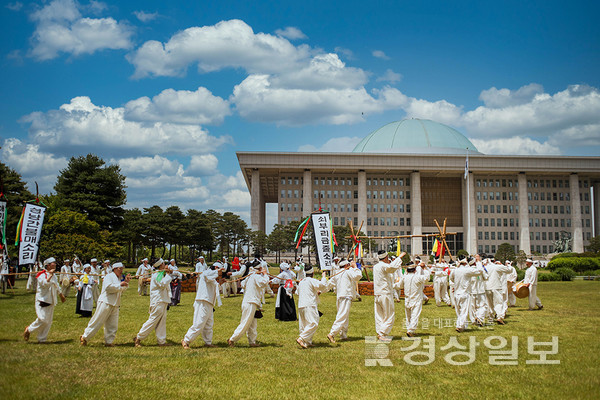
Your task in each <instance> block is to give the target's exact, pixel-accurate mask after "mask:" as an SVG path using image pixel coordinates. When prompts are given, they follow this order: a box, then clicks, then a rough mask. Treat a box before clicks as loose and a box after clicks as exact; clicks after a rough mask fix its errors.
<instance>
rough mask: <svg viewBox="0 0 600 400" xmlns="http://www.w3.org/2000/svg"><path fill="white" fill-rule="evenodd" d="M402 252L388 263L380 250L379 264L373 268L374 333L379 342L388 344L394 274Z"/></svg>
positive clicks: (388, 260)
mask: <svg viewBox="0 0 600 400" xmlns="http://www.w3.org/2000/svg"><path fill="white" fill-rule="evenodd" d="M404 254H405V253H404V252H402V254H400V256H399V257H397V258H396V259H395V260H394V262H393V263H392V262H390V259H389V256H388V253H387V252H386V251H384V250H380V251H379V252H378V253H377V258H379V262H378V263H377V264H375V265H374V266H373V294H374V295H375V301H374V302H375V331H376V332H377V337H378V338H379V340H381V341H385V342H390V341H391V338H388V336H389V334H390V332H391V331H392V327H393V326H394V320H395V317H396V310H395V308H394V273H395V272H396V271H397V270H398V268H400V266H401V265H402V257H403V256H404Z"/></svg>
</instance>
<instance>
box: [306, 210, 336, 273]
mask: <svg viewBox="0 0 600 400" xmlns="http://www.w3.org/2000/svg"><path fill="white" fill-rule="evenodd" d="M311 220H312V224H313V232H314V234H315V245H316V247H317V255H318V256H319V267H320V268H321V269H322V270H325V271H331V264H332V260H333V253H332V251H331V247H332V246H331V245H332V243H331V241H332V238H331V219H330V218H329V213H312V214H311Z"/></svg>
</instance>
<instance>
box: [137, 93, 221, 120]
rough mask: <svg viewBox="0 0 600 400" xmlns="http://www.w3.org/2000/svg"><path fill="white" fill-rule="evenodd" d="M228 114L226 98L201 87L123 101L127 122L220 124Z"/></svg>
mask: <svg viewBox="0 0 600 400" xmlns="http://www.w3.org/2000/svg"><path fill="white" fill-rule="evenodd" d="M228 115H231V110H230V109H229V103H228V102H227V100H223V99H222V98H220V97H218V96H213V95H212V93H211V92H210V91H209V90H207V89H206V88H203V87H199V88H198V90H196V91H195V92H192V91H189V90H173V89H165V90H163V91H162V92H161V93H160V94H158V95H156V96H154V97H153V98H152V99H150V98H148V97H140V98H139V99H136V100H131V101H129V102H128V103H127V104H125V118H126V119H128V120H131V121H144V122H151V121H154V122H159V121H160V122H171V123H176V124H202V125H204V124H220V123H222V122H223V119H224V118H225V117H226V116H228Z"/></svg>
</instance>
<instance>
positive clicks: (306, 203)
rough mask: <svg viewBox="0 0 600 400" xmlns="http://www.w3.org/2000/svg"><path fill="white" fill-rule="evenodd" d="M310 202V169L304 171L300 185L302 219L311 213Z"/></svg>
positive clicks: (311, 204) (311, 195) (311, 198)
mask: <svg viewBox="0 0 600 400" xmlns="http://www.w3.org/2000/svg"><path fill="white" fill-rule="evenodd" d="M312 200H313V193H312V172H310V169H305V170H304V176H303V184H302V216H303V217H304V218H306V217H308V216H309V215H310V213H311V212H312V206H313V202H312Z"/></svg>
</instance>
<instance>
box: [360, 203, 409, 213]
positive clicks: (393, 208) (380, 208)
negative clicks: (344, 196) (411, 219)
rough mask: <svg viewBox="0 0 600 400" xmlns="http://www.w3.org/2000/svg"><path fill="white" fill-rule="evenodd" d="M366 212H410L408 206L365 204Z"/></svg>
mask: <svg viewBox="0 0 600 400" xmlns="http://www.w3.org/2000/svg"><path fill="white" fill-rule="evenodd" d="M367 212H368V213H370V212H388V213H389V212H393V213H398V212H407V213H409V212H410V204H379V205H377V204H373V205H372V206H371V204H367Z"/></svg>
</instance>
